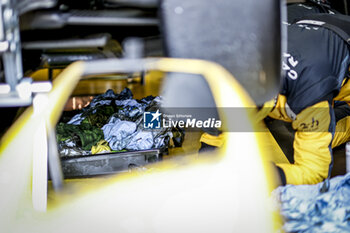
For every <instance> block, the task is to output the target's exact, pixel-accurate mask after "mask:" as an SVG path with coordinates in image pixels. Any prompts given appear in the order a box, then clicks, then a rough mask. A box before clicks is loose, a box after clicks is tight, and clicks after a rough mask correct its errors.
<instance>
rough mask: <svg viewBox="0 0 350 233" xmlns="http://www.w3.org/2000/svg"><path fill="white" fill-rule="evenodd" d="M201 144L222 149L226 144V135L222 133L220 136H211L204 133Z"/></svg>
mask: <svg viewBox="0 0 350 233" xmlns="http://www.w3.org/2000/svg"><path fill="white" fill-rule="evenodd" d="M200 142H204V143H205V144H208V145H210V146H216V147H221V146H222V145H223V144H224V142H225V134H224V133H221V134H220V135H218V136H214V135H210V134H208V133H203V134H202V136H201V138H200Z"/></svg>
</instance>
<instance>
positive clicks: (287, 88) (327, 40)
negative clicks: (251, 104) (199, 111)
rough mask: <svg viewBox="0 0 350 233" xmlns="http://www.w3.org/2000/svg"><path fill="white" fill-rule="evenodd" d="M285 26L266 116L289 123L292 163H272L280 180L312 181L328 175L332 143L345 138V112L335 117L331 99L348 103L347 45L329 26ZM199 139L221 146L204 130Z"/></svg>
mask: <svg viewBox="0 0 350 233" xmlns="http://www.w3.org/2000/svg"><path fill="white" fill-rule="evenodd" d="M287 27H288V44H287V46H288V49H287V53H284V54H283V57H284V59H283V62H282V68H283V70H284V71H285V74H284V78H283V85H282V90H281V91H280V93H279V95H278V98H277V99H276V103H275V106H274V108H273V110H272V111H271V112H270V113H269V116H270V117H272V118H274V119H278V120H282V121H286V122H290V123H291V124H292V127H293V129H294V130H295V135H294V142H293V148H294V163H293V164H289V163H284V164H276V167H277V169H278V171H279V173H280V175H281V180H282V183H283V184H285V183H288V184H315V183H318V182H321V181H322V180H324V179H326V178H327V177H329V175H330V171H331V168H332V164H333V158H332V147H335V146H338V145H340V144H342V143H344V142H346V141H347V140H349V138H350V133H349V129H350V117H349V115H348V114H345V115H344V116H343V117H342V119H338V122H336V118H335V114H334V104H339V103H344V102H345V103H350V82H348V78H347V74H348V68H349V63H350V59H349V48H348V45H347V44H346V43H345V41H344V40H343V39H342V38H340V37H339V36H338V35H337V34H335V33H334V32H333V31H331V30H329V29H326V28H322V27H314V26H308V25H303V24H292V25H288V26H287ZM336 128H337V130H336ZM201 142H202V143H205V144H208V145H213V146H220V143H218V142H217V141H216V142H215V143H212V140H211V139H210V137H208V135H205V134H204V135H203V136H202V138H201ZM221 144H222V143H221Z"/></svg>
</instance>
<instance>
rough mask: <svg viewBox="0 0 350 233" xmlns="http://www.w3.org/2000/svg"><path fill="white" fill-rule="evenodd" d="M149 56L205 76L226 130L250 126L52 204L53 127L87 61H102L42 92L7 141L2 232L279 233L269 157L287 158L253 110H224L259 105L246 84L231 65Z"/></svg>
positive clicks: (1, 153) (79, 66)
mask: <svg viewBox="0 0 350 233" xmlns="http://www.w3.org/2000/svg"><path fill="white" fill-rule="evenodd" d="M100 62H103V61H100ZM106 62H107V61H106ZM108 62H111V64H113V63H115V64H118V62H120V61H118V60H109V61H108ZM140 62H142V64H143V68H144V69H145V70H158V71H162V72H182V73H193V74H200V75H202V76H203V77H205V79H206V80H207V82H208V84H209V87H210V89H211V91H212V94H213V96H214V99H215V102H216V104H217V106H218V107H223V108H219V111H220V112H219V115H220V119H221V120H222V122H223V128H229V126H230V124H236V123H237V121H239V123H240V124H246V125H248V126H250V127H251V131H250V132H227V133H226V143H225V145H224V146H223V147H222V148H221V149H220V150H219V151H218V152H215V155H212V156H200V157H199V158H196V159H193V158H190V159H189V158H187V159H183V160H181V162H178V161H177V160H175V161H172V160H170V161H164V162H160V163H158V164H154V165H153V166H152V168H151V169H149V171H148V172H146V173H141V174H140V173H137V172H131V173H127V174H121V175H115V176H111V177H107V178H104V179H102V180H101V179H97V180H92V181H90V182H89V184H88V185H85V186H84V188H82V189H79V190H78V191H77V190H75V191H74V192H73V191H71V190H65V188H63V190H62V191H61V192H57V193H55V196H57V200H55V201H52V203H50V201H51V200H48V199H47V188H48V187H47V184H48V183H47V156H48V155H47V150H48V148H47V143H48V139H47V135H48V134H49V133H48V132H52V130H54V128H55V125H56V124H57V122H58V120H59V117H60V114H61V113H62V110H63V108H64V105H65V103H66V101H67V100H68V98H69V97H70V95H71V93H72V92H73V90H74V88H75V86H76V85H77V83H78V82H79V80H80V79H81V77H82V76H83V75H84V71H85V70H86V66H87V65H89V66H90V65H98V64H101V63H98V62H95V63H94V62H91V63H88V64H87V63H83V62H76V63H74V64H72V65H70V66H69V67H68V68H66V69H65V70H64V71H63V72H62V73H61V74H60V75H59V76H58V77H57V78H56V79H55V80H54V82H53V88H52V90H51V91H50V92H49V93H48V94H47V95H44V94H41V95H37V96H35V97H34V100H33V106H31V107H29V108H28V109H27V110H26V111H25V112H24V113H23V114H22V115H21V117H20V118H19V119H18V120H17V121H16V122H15V124H13V126H12V127H11V128H10V129H9V130H8V131H7V133H6V134H5V135H4V137H3V138H2V139H1V145H0V232H4V233H5V232H6V233H10V232H214V231H217V232H269V233H270V232H276V231H278V229H279V228H280V227H281V219H280V216H279V215H278V213H276V210H275V209H273V208H272V207H273V206H272V203H271V200H270V192H271V191H272V190H273V188H275V187H276V185H277V182H278V181H277V178H276V176H275V174H274V170H273V169H272V168H270V166H269V161H270V160H274V161H277V162H278V161H279V162H281V161H283V162H285V161H286V158H285V157H284V156H283V153H282V152H281V151H280V149H279V148H278V146H277V145H276V143H275V142H274V141H273V139H272V137H271V135H270V134H268V133H267V132H257V131H258V130H255V127H259V126H256V125H255V124H253V123H252V120H251V116H250V115H249V114H248V113H247V115H246V117H244V118H241V119H229V118H228V116H227V115H226V114H225V108H224V107H240V108H254V107H255V105H254V103H253V101H252V100H251V99H250V97H249V96H248V95H247V94H246V92H245V91H244V89H243V88H242V87H241V86H240V85H239V84H238V82H237V81H236V80H235V79H234V77H233V76H232V75H231V74H230V73H229V72H227V71H226V70H225V69H224V68H222V67H221V66H219V65H217V64H215V63H211V62H208V61H202V60H190V59H170V58H159V59H140ZM266 141H269V142H271V143H266ZM266 146H267V148H268V149H266ZM271 151H273V152H274V153H270V152H271ZM271 154H274V155H276V154H277V156H275V157H274V158H271ZM47 206H49V208H48V207H47Z"/></svg>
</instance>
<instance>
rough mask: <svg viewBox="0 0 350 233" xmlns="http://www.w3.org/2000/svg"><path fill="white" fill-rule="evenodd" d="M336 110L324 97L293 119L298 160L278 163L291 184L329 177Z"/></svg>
mask: <svg viewBox="0 0 350 233" xmlns="http://www.w3.org/2000/svg"><path fill="white" fill-rule="evenodd" d="M332 111H333V109H331V106H330V104H329V102H328V101H323V102H320V103H318V104H315V105H313V106H311V107H309V108H306V109H304V110H303V111H302V112H301V113H299V114H298V115H297V117H296V119H295V120H294V121H293V123H292V126H293V128H294V129H295V130H296V133H295V139H294V144H293V147H294V164H284V163H283V164H281V163H280V164H276V165H277V166H278V167H280V168H281V169H282V170H283V172H284V174H285V177H286V182H287V184H316V183H319V182H321V181H322V180H324V179H325V178H327V177H328V175H329V173H330V169H331V165H332V149H331V143H332V139H333V133H334V128H335V120H334V114H333V113H332Z"/></svg>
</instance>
